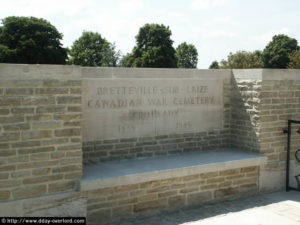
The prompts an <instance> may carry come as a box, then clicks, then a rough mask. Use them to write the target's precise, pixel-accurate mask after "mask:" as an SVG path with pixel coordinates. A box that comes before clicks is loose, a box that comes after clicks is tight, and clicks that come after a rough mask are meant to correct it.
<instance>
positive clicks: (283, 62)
mask: <svg viewBox="0 0 300 225" xmlns="http://www.w3.org/2000/svg"><path fill="white" fill-rule="evenodd" d="M298 48H299V47H298V43H297V40H296V39H294V38H290V37H288V36H286V35H284V34H279V35H275V36H273V38H272V41H270V42H269V44H268V45H267V46H266V47H265V49H264V50H263V54H262V56H263V62H264V66H265V67H266V68H287V65H288V64H289V62H290V58H289V56H290V55H291V54H292V53H293V52H294V51H295V50H297V49H298Z"/></svg>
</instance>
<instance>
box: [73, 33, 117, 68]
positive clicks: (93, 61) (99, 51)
mask: <svg viewBox="0 0 300 225" xmlns="http://www.w3.org/2000/svg"><path fill="white" fill-rule="evenodd" d="M69 54H70V60H69V63H70V64H75V65H81V66H103V67H113V66H117V63H118V60H119V57H120V53H119V51H116V47H115V45H114V44H111V43H110V42H108V41H107V40H106V39H105V38H102V37H101V35H100V34H99V33H97V32H96V33H94V32H87V31H84V32H83V33H82V35H81V36H80V37H79V38H78V39H77V40H76V41H75V42H74V43H73V45H72V47H71V50H70V52H69Z"/></svg>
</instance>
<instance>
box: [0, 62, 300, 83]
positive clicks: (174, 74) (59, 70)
mask: <svg viewBox="0 0 300 225" xmlns="http://www.w3.org/2000/svg"><path fill="white" fill-rule="evenodd" d="M232 76H233V77H234V78H235V79H243V80H258V81H261V80H263V81H272V80H274V81H277V80H300V70H299V69H232V70H231V69H178V68H122V67H80V66H75V65H48V64H8V63H0V79H16V78H24V79H38V78H41V79H43V78H81V77H82V78H152V79H155V78H159V79H169V78H185V79H191V78H192V79H195V78H198V79H206V80H207V79H208V80H210V79H224V80H227V79H230V78H231V77H232Z"/></svg>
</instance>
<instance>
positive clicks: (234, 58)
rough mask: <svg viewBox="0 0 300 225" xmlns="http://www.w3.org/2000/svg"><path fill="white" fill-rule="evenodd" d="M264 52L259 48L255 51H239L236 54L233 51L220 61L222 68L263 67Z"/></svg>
mask: <svg viewBox="0 0 300 225" xmlns="http://www.w3.org/2000/svg"><path fill="white" fill-rule="evenodd" d="M261 55H262V53H261V51H259V50H256V51H254V52H247V51H238V52H236V53H234V54H232V53H231V52H230V53H229V55H228V56H227V60H224V59H223V60H222V61H221V62H220V68H221V69H250V68H262V67H263V65H264V64H263V61H262V57H261Z"/></svg>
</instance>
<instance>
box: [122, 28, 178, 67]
mask: <svg viewBox="0 0 300 225" xmlns="http://www.w3.org/2000/svg"><path fill="white" fill-rule="evenodd" d="M171 34H172V32H171V30H170V29H169V27H166V26H164V25H159V24H145V25H144V26H143V27H141V28H140V30H139V33H138V34H137V36H136V37H135V38H136V46H135V47H134V48H133V50H132V52H131V53H130V54H127V55H126V56H125V58H123V59H122V65H124V66H128V67H154V68H155V67H156V68H174V67H176V66H177V63H176V58H175V49H174V48H173V46H172V44H173V41H172V40H171V38H170V37H171Z"/></svg>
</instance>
